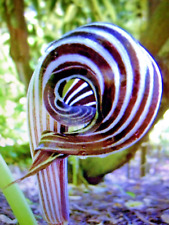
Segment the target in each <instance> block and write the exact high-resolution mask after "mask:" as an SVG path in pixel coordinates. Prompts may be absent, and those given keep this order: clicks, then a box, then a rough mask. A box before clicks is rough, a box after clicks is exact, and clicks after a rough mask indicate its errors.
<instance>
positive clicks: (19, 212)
mask: <svg viewBox="0 0 169 225" xmlns="http://www.w3.org/2000/svg"><path fill="white" fill-rule="evenodd" d="M12 181H13V177H12V174H11V172H10V170H9V168H8V166H7V164H6V162H5V161H4V159H3V157H2V156H1V154H0V189H2V192H3V194H4V196H5V197H6V200H7V201H8V203H9V205H10V207H11V209H12V211H13V213H14V215H15V217H16V219H17V220H18V222H19V224H20V225H28V224H29V225H38V223H37V222H36V219H35V217H34V215H33V213H32V211H31V209H30V207H29V205H28V203H27V201H26V198H25V197H24V195H23V193H22V191H21V190H20V188H19V186H18V184H13V185H10V186H8V187H6V186H7V185H8V184H10V183H11V182H12ZM5 187H6V188H5Z"/></svg>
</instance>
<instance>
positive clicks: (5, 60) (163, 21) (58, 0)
mask: <svg viewBox="0 0 169 225" xmlns="http://www.w3.org/2000/svg"><path fill="white" fill-rule="evenodd" d="M93 21H106V22H111V23H114V24H117V25H119V26H120V27H122V28H124V29H125V30H126V31H128V32H129V33H130V34H132V35H133V36H134V37H135V38H136V39H137V40H139V41H140V42H141V44H143V45H144V46H145V47H146V49H148V51H149V52H150V53H151V54H152V55H153V57H154V58H155V59H156V61H157V62H158V64H159V66H160V68H161V71H162V73H163V81H164V84H163V99H162V104H161V108H160V110H159V114H158V117H157V119H156V122H155V125H154V126H153V128H152V129H151V130H150V132H149V133H148V134H147V135H146V136H145V138H144V139H143V140H141V141H140V142H139V143H137V144H136V145H134V146H133V147H131V148H130V149H126V150H124V151H122V152H117V153H114V154H113V155H110V156H108V157H106V158H95V157H92V158H90V157H89V158H87V159H78V158H74V157H70V158H69V179H70V182H74V183H75V184H76V183H78V182H82V181H84V180H85V179H86V180H87V181H88V182H90V183H93V184H94V183H98V182H100V181H101V180H102V178H103V176H104V175H105V174H107V173H109V172H111V171H113V170H115V169H117V168H119V167H121V166H122V165H124V164H125V163H128V164H126V165H128V166H127V167H126V174H127V175H128V176H132V175H131V174H130V164H131V163H133V165H135V164H136V162H137V171H138V174H139V176H144V175H145V174H147V173H154V171H155V169H156V166H157V164H158V163H161V164H163V162H164V161H165V160H166V159H167V158H169V138H168V137H169V122H168V121H169V79H168V78H169V29H168V27H169V2H168V0H142V1H140V0H130V1H128V0H85V1H82V0H50V1H45V0H1V1H0V154H2V156H3V157H4V159H5V161H6V162H7V163H8V164H13V165H16V166H19V167H20V168H27V167H29V166H30V163H31V158H30V151H29V144H28V141H29V140H28V139H29V138H28V133H27V122H26V92H27V88H28V84H29V81H30V78H31V75H32V73H33V71H34V69H35V67H36V65H37V63H38V58H39V57H40V56H41V55H42V54H43V51H44V49H45V48H46V46H47V44H48V43H49V42H51V41H53V40H57V39H59V38H60V37H61V36H62V35H63V34H64V33H65V32H67V31H69V30H72V29H74V28H76V27H78V26H81V25H83V24H86V23H90V22H93ZM133 157H134V160H133V161H130V160H131V159H132V158H133ZM105 162H106V163H105ZM161 164H160V165H161ZM93 168H95V169H93ZM72 171H73V176H72ZM84 178H85V179H84Z"/></svg>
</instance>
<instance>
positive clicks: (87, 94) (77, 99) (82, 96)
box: [70, 90, 93, 106]
mask: <svg viewBox="0 0 169 225" xmlns="http://www.w3.org/2000/svg"><path fill="white" fill-rule="evenodd" d="M90 95H93V91H92V90H90V91H87V92H85V93H84V94H82V95H80V96H78V97H77V98H76V99H74V100H73V101H72V102H71V103H70V106H72V105H73V104H75V103H76V102H78V101H80V100H81V99H84V98H86V97H88V96H90Z"/></svg>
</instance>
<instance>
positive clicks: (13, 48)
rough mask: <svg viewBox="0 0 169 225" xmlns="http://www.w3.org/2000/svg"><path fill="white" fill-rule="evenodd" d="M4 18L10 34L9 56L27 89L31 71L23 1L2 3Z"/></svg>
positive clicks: (16, 0) (14, 0) (13, 0)
mask: <svg viewBox="0 0 169 225" xmlns="http://www.w3.org/2000/svg"><path fill="white" fill-rule="evenodd" d="M4 6H5V12H4V17H5V21H6V23H7V26H8V30H9V33H10V55H11V57H12V59H13V61H14V63H15V65H16V69H17V72H18V74H19V77H20V80H21V81H22V82H23V83H24V84H25V86H26V88H27V87H28V84H29V81H30V78H31V75H32V69H31V67H30V65H29V60H30V54H29V53H30V51H29V45H28V42H27V38H28V33H27V27H26V21H25V17H24V1H23V0H9V1H4Z"/></svg>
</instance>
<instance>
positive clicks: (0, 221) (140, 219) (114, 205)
mask: <svg viewBox="0 0 169 225" xmlns="http://www.w3.org/2000/svg"><path fill="white" fill-rule="evenodd" d="M168 163H169V160H165V163H161V164H160V165H159V166H158V167H157V168H155V170H154V171H153V173H152V174H148V175H146V176H145V177H143V178H139V177H134V176H135V175H133V176H131V178H130V179H129V178H127V176H126V166H124V167H123V168H121V169H118V170H116V171H114V172H113V173H111V174H108V175H106V176H105V179H104V182H102V183H100V184H98V185H96V186H91V185H89V186H88V187H86V186H84V185H80V186H78V187H75V186H73V185H69V198H70V223H69V225H85V224H90V225H95V224H98V225H106V224H107V225H116V224H117V225H144V224H145V225H147V224H150V225H153V224H161V225H163V224H169V166H168ZM12 170H13V173H14V174H16V177H19V176H20V175H21V174H22V172H21V171H20V170H19V169H18V168H12ZM20 173H21V174H20ZM132 173H133V174H134V173H135V168H133V172H132ZM19 185H20V187H21V189H22V190H23V192H24V193H25V196H26V197H27V198H28V199H29V202H30V206H31V208H32V210H33V213H34V214H35V215H36V219H37V220H38V222H39V225H46V224H47V223H46V222H45V221H44V220H43V218H42V216H41V212H40V207H39V202H38V190H37V185H36V178H35V177H30V178H27V179H25V180H24V181H23V182H21V183H20V184H19ZM5 224H17V220H16V219H15V217H14V215H13V213H12V211H11V209H10V207H9V205H8V203H7V202H6V200H5V198H4V196H3V194H2V193H1V192H0V225H5Z"/></svg>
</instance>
